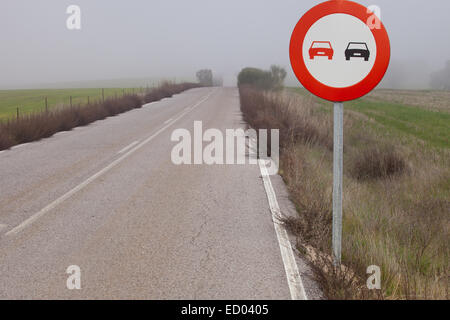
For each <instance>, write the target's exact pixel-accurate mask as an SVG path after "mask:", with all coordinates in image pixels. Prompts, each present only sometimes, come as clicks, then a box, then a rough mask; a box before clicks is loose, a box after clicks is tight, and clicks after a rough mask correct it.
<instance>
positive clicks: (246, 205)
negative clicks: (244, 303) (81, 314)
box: [0, 88, 320, 299]
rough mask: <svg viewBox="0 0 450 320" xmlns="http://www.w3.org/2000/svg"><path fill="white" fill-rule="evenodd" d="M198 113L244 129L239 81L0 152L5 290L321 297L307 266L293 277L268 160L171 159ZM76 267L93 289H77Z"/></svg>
mask: <svg viewBox="0 0 450 320" xmlns="http://www.w3.org/2000/svg"><path fill="white" fill-rule="evenodd" d="M196 120H201V121H202V122H203V128H204V130H206V129H207V128H217V129H220V130H223V132H225V129H233V128H239V127H243V126H244V125H243V123H242V120H241V115H240V111H239V96H238V91H237V89H236V88H202V89H193V90H189V91H187V92H184V93H182V94H179V95H176V96H174V97H172V98H170V99H164V100H162V101H160V102H156V103H151V104H148V105H145V106H144V107H143V108H141V109H136V110H133V111H130V112H127V113H124V114H121V115H119V116H116V117H111V118H108V119H105V120H102V121H97V122H95V123H93V124H91V125H89V126H86V127H81V128H77V129H75V130H73V131H70V132H62V133H59V134H57V135H55V136H53V137H51V138H48V139H44V140H41V141H38V142H34V143H30V144H27V145H22V146H18V147H16V148H13V149H12V150H8V151H4V152H1V153H0V181H1V182H0V185H1V187H0V188H1V190H0V191H1V192H0V298H1V299H7V298H12V299H50V298H56V299H291V298H307V299H315V298H318V297H320V294H319V293H318V289H317V287H316V285H315V284H314V282H313V281H312V280H311V278H310V275H311V273H310V271H309V270H308V268H307V266H306V265H305V264H304V263H303V261H301V260H299V259H298V258H296V261H295V267H296V268H298V270H299V272H298V273H299V276H300V280H301V283H298V280H299V279H293V278H292V275H290V274H289V272H291V271H292V270H291V269H292V265H290V266H289V261H288V260H289V259H288V260H286V252H288V251H286V250H284V251H285V253H284V254H283V245H282V246H280V240H279V239H280V238H279V234H277V232H276V228H275V226H274V223H273V220H272V214H271V210H270V208H271V207H269V201H268V195H267V189H265V188H267V181H266V183H263V182H264V181H263V179H262V176H261V172H260V167H259V166H258V165H250V164H246V165H212V166H209V165H205V164H203V165H179V166H177V165H174V164H173V163H172V161H171V151H172V148H173V147H174V145H175V144H176V143H175V142H172V141H171V140H170V137H171V134H172V132H173V131H174V130H175V129H178V128H186V129H188V130H189V131H191V132H192V131H193V126H194V121H196ZM270 182H271V184H272V186H273V189H274V192H275V195H276V197H277V200H278V204H279V207H280V210H281V212H283V213H287V214H289V212H291V213H292V210H293V209H292V205H291V204H290V203H289V201H288V200H287V193H286V190H285V188H284V185H283V183H282V181H281V179H280V177H279V176H272V177H270ZM283 230H284V229H283ZM283 230H281V231H283ZM278 232H280V230H278ZM280 249H281V250H280ZM284 249H286V248H284ZM287 249H290V248H287ZM291 262H292V261H291ZM71 265H77V266H79V267H80V269H81V290H69V289H68V288H67V286H66V281H67V278H68V277H69V274H67V273H66V269H67V268H68V267H69V266H71ZM290 270H291V271H290ZM294 271H295V270H294ZM295 281H297V282H296V283H294V285H293V284H292V282H295ZM299 288H300V289H301V290H303V292H297V294H296V292H295V290H298V289H299ZM293 291H294V292H293Z"/></svg>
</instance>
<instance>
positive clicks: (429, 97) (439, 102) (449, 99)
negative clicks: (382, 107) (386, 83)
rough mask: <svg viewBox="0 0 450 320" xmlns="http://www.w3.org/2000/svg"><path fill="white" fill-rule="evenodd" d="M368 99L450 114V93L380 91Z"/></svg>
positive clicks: (371, 94) (372, 93)
mask: <svg viewBox="0 0 450 320" xmlns="http://www.w3.org/2000/svg"><path fill="white" fill-rule="evenodd" d="M367 97H368V98H370V99H374V100H382V101H392V102H395V103H400V104H403V105H409V106H419V107H423V108H425V109H428V110H433V111H441V112H442V111H443V112H450V91H432V90H387V89H378V90H375V91H373V92H371V93H370V94H369V95H368V96H367Z"/></svg>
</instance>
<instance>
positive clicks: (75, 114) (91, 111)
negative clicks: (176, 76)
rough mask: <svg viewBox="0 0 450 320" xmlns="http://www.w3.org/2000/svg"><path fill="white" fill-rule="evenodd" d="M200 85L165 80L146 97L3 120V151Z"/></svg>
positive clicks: (0, 145) (0, 136)
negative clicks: (166, 81)
mask: <svg viewBox="0 0 450 320" xmlns="http://www.w3.org/2000/svg"><path fill="white" fill-rule="evenodd" d="M194 87H198V84H193V83H181V84H173V83H163V84H162V85H160V86H159V87H156V88H153V89H151V90H149V91H148V92H147V93H146V95H145V96H144V97H141V96H140V95H137V94H128V95H124V96H122V97H120V98H113V97H110V98H107V99H105V101H97V102H93V103H90V104H85V105H81V104H77V105H72V106H71V107H66V106H61V107H59V108H53V109H51V110H49V111H48V112H45V111H44V112H34V113H29V114H26V115H24V116H21V117H19V118H12V119H9V120H6V121H2V122H0V150H5V149H9V148H11V147H12V146H14V145H17V144H22V143H27V142H32V141H36V140H39V139H42V138H47V137H50V136H52V135H53V134H55V133H56V132H59V131H68V130H71V129H73V128H75V127H78V126H84V125H87V124H89V123H91V122H94V121H96V120H101V119H105V118H106V117H109V116H114V115H117V114H119V113H123V112H125V111H128V110H131V109H135V108H140V107H142V104H143V103H149V102H154V101H158V100H160V99H163V98H167V97H171V96H172V95H174V94H177V93H180V92H183V91H185V90H187V89H191V88H194Z"/></svg>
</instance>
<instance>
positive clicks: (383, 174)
mask: <svg viewBox="0 0 450 320" xmlns="http://www.w3.org/2000/svg"><path fill="white" fill-rule="evenodd" d="M405 169H406V161H405V160H404V159H403V157H402V156H401V155H400V154H399V153H398V152H396V151H395V150H394V148H393V147H392V146H383V147H380V146H374V147H370V148H366V149H363V150H362V151H361V152H359V153H357V154H355V155H354V157H353V158H352V165H351V167H350V170H351V175H352V176H353V177H354V178H355V179H357V180H370V179H380V178H381V179H382V178H388V177H391V176H394V175H396V174H401V173H403V172H404V171H405Z"/></svg>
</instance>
